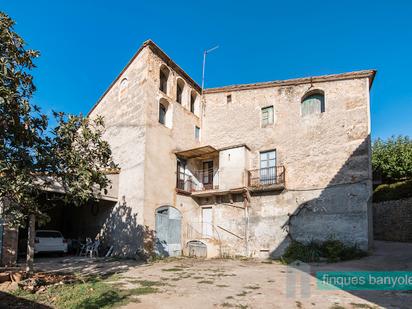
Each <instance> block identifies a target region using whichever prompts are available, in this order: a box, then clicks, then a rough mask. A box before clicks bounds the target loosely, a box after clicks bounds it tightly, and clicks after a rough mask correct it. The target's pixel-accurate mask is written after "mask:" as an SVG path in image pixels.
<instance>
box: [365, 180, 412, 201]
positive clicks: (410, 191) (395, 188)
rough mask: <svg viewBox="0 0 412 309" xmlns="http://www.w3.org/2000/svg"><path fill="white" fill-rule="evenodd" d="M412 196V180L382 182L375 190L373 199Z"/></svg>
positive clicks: (384, 199)
mask: <svg viewBox="0 0 412 309" xmlns="http://www.w3.org/2000/svg"><path fill="white" fill-rule="evenodd" d="M409 197H412V180H407V181H399V182H395V183H391V184H381V185H379V186H378V187H376V189H375V190H374V191H373V201H374V202H383V201H390V200H399V199H402V198H409Z"/></svg>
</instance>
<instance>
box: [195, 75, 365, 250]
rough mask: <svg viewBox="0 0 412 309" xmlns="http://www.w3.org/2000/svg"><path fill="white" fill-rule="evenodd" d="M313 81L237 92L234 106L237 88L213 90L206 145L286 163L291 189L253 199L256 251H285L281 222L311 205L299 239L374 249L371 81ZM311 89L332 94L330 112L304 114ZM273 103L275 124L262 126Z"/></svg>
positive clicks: (297, 228) (302, 216)
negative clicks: (270, 154) (239, 146)
mask: <svg viewBox="0 0 412 309" xmlns="http://www.w3.org/2000/svg"><path fill="white" fill-rule="evenodd" d="M310 86H311V85H309V84H303V85H296V86H287V87H271V88H264V89H254V90H243V91H242V90H240V91H234V92H232V93H230V94H231V95H232V101H231V103H227V100H226V96H227V95H228V94H229V93H225V92H221V93H211V94H206V98H205V108H204V109H205V113H204V117H203V142H204V143H205V144H211V145H213V146H215V147H224V146H227V145H230V144H233V142H234V141H236V143H245V144H247V145H248V146H249V147H250V148H251V152H250V157H251V168H259V152H260V151H266V150H271V149H276V151H277V164H278V165H284V166H285V167H286V191H284V192H282V193H266V194H264V195H261V196H256V195H254V196H252V199H251V208H250V210H251V211H250V247H251V249H250V250H251V252H252V251H254V252H255V253H257V252H265V251H266V250H269V251H270V252H275V251H276V249H278V248H282V247H283V242H284V238H285V235H286V234H285V232H284V231H282V230H281V229H280V226H282V225H283V223H285V222H286V221H287V218H288V214H297V210H298V209H299V207H303V208H305V209H304V210H303V211H301V212H299V215H298V216H293V219H292V221H291V222H292V226H293V228H292V229H291V232H292V233H293V234H294V235H293V236H294V237H295V238H296V239H298V240H306V241H307V240H310V239H308V238H313V239H318V240H323V239H326V238H327V237H333V236H334V237H336V238H339V239H342V240H343V241H345V242H350V243H354V242H356V243H358V244H359V245H360V246H361V247H362V248H367V246H368V238H369V231H368V228H369V223H368V218H367V212H368V205H369V198H370V195H371V181H370V180H371V173H370V161H369V155H370V140H369V134H370V126H369V81H368V80H367V79H366V78H365V79H348V80H341V81H333V82H322V83H315V84H313V85H312V87H310ZM309 88H310V89H321V90H323V91H324V92H325V106H326V111H325V112H324V113H322V114H316V115H309V116H306V117H302V116H301V112H300V105H301V98H302V96H303V95H304V94H305V93H306V91H308V90H309ZM270 105H273V106H274V112H275V122H274V124H273V125H270V126H266V127H265V128H260V115H261V113H260V111H261V108H262V107H265V106H270ZM326 187H331V188H329V189H325V188H326ZM308 205H309V206H308ZM310 207H312V210H309V208H310ZM318 209H322V211H319V210H318ZM239 222H240V221H239Z"/></svg>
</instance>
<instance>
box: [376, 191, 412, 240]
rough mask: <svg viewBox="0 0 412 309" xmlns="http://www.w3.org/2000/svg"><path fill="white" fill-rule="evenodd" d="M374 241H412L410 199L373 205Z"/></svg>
mask: <svg viewBox="0 0 412 309" xmlns="http://www.w3.org/2000/svg"><path fill="white" fill-rule="evenodd" d="M373 231H374V237H375V239H376V240H388V241H407V242H409V241H412V198H409V199H401V200H396V201H385V202H380V203H373Z"/></svg>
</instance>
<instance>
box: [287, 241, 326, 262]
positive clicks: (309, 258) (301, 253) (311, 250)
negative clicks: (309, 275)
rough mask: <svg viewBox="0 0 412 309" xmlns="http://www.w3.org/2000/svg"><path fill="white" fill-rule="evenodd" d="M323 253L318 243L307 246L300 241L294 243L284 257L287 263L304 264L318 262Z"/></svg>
mask: <svg viewBox="0 0 412 309" xmlns="http://www.w3.org/2000/svg"><path fill="white" fill-rule="evenodd" d="M320 255H321V252H320V247H319V245H318V244H317V243H316V242H313V241H312V242H310V243H309V244H307V245H305V244H302V243H300V242H298V241H292V243H291V244H290V245H289V246H288V247H287V248H286V251H285V254H284V255H283V256H282V258H283V260H284V261H285V262H286V263H291V262H293V261H296V260H299V261H302V262H306V263H308V262H318V261H319V258H320Z"/></svg>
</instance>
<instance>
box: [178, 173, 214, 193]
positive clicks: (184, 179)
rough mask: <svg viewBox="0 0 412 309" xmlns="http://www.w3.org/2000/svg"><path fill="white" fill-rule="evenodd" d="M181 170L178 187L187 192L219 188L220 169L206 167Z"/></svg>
mask: <svg viewBox="0 0 412 309" xmlns="http://www.w3.org/2000/svg"><path fill="white" fill-rule="evenodd" d="M189 172H190V173H188V172H182V171H180V172H179V176H178V179H177V188H178V189H179V190H182V191H186V192H200V191H207V190H218V189H219V170H218V169H205V170H194V171H189Z"/></svg>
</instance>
